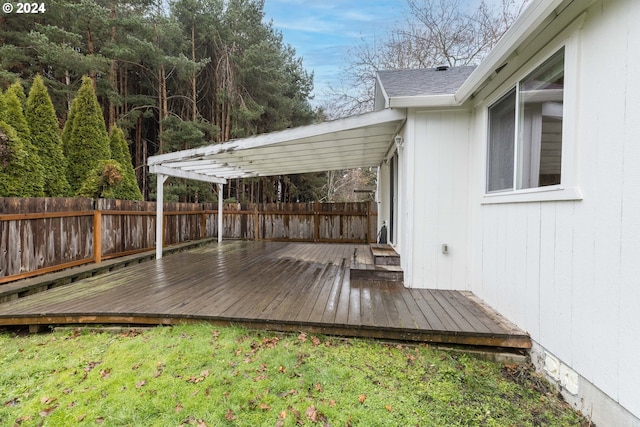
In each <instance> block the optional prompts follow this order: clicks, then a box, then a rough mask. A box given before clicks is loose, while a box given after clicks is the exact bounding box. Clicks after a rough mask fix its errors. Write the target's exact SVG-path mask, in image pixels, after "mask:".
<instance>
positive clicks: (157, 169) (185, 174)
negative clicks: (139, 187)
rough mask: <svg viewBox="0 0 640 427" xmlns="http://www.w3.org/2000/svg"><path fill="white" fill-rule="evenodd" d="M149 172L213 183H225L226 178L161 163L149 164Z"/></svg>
mask: <svg viewBox="0 0 640 427" xmlns="http://www.w3.org/2000/svg"><path fill="white" fill-rule="evenodd" d="M149 172H150V173H155V174H162V175H167V176H175V177H178V178H186V179H193V180H195V181H205V182H211V183H213V184H226V183H227V180H226V179H224V178H218V177H217V176H209V175H204V174H200V173H194V172H189V171H185V170H182V169H176V168H170V167H166V166H162V165H149Z"/></svg>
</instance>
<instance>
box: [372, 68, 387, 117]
mask: <svg viewBox="0 0 640 427" xmlns="http://www.w3.org/2000/svg"><path fill="white" fill-rule="evenodd" d="M375 88H376V93H375V95H374V100H373V104H374V106H376V107H377V105H378V97H379V96H381V97H382V101H383V104H384V105H383V108H389V94H387V90H386V89H385V88H384V86H383V85H382V81H381V80H380V74H378V73H377V72H376V86H375Z"/></svg>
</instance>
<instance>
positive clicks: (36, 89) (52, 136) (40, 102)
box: [26, 76, 71, 197]
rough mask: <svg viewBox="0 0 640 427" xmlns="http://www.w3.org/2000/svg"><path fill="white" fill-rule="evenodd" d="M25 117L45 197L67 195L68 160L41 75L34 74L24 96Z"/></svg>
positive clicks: (69, 190) (68, 191) (68, 193)
mask: <svg viewBox="0 0 640 427" xmlns="http://www.w3.org/2000/svg"><path fill="white" fill-rule="evenodd" d="M26 119H27V123H28V124H29V129H30V130H31V140H32V142H33V145H34V147H35V148H36V150H37V152H38V154H39V155H40V160H41V162H42V166H43V167H44V176H45V180H44V193H45V196H47V197H62V196H68V195H70V193H71V188H70V187H69V182H68V181H67V176H66V170H67V160H66V159H65V158H64V154H63V153H62V139H61V138H60V128H59V127H58V119H57V118H56V113H55V110H54V108H53V103H52V102H51V98H49V93H48V92H47V88H46V87H45V85H44V81H43V79H42V77H40V76H37V77H36V78H35V80H34V81H33V86H31V90H30V91H29V97H28V98H27V111H26Z"/></svg>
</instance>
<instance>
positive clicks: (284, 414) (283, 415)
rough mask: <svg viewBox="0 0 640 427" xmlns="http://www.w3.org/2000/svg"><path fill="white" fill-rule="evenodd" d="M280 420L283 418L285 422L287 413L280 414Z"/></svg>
mask: <svg viewBox="0 0 640 427" xmlns="http://www.w3.org/2000/svg"><path fill="white" fill-rule="evenodd" d="M278 418H281V419H283V420H284V419H286V418H287V411H284V410H283V411H282V412H280V414H279V415H278Z"/></svg>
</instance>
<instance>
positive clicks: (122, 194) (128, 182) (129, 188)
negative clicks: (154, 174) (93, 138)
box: [109, 126, 142, 200]
mask: <svg viewBox="0 0 640 427" xmlns="http://www.w3.org/2000/svg"><path fill="white" fill-rule="evenodd" d="M109 141H110V145H111V158H112V159H113V160H115V161H116V162H118V163H119V164H120V166H121V167H122V182H121V183H120V185H119V186H118V187H117V188H115V189H114V196H115V198H116V199H124V200H142V193H141V192H140V188H139V187H138V183H137V180H136V173H135V171H134V170H133V164H132V163H131V154H130V152H129V147H128V146H127V140H126V139H125V136H124V132H122V130H121V129H120V128H119V127H118V126H113V128H111V136H110V138H109Z"/></svg>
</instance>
